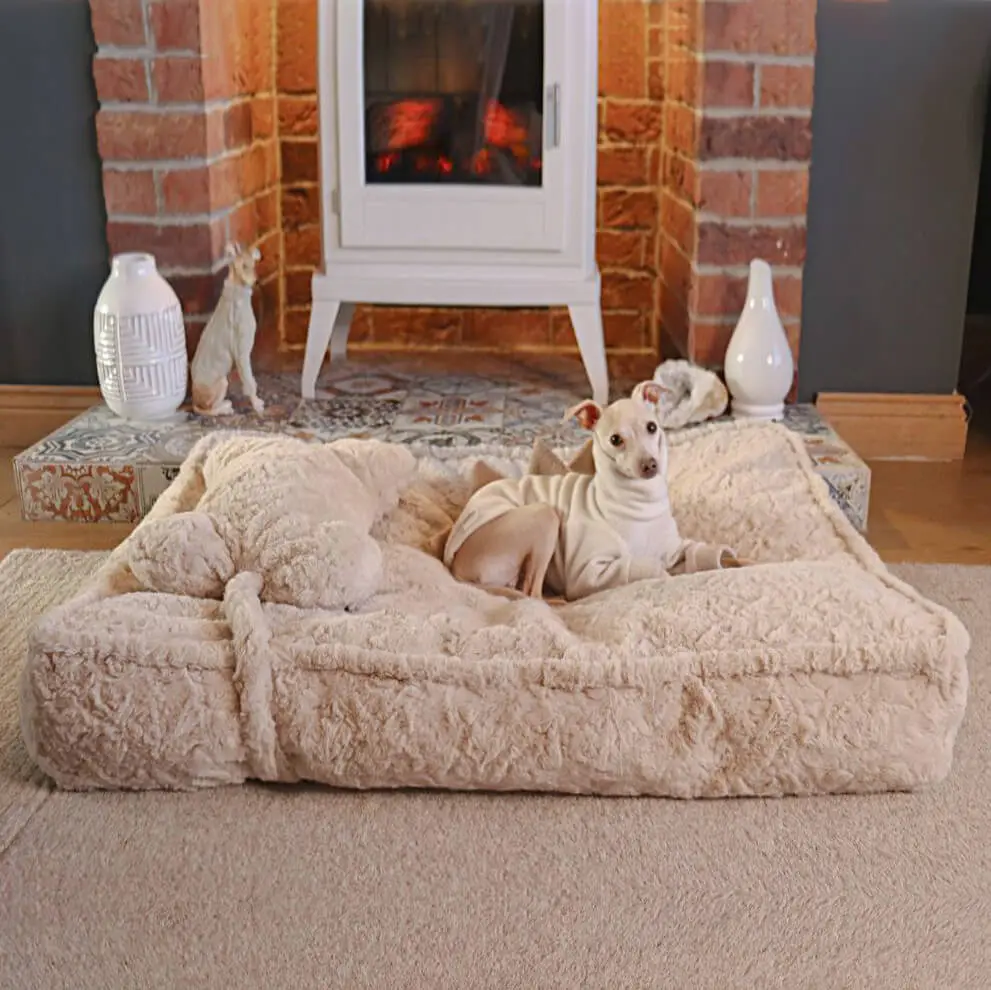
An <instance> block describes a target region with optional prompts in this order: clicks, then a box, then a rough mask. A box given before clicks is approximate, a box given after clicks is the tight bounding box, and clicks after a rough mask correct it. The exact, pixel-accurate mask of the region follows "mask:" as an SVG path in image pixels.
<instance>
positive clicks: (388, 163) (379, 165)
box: [375, 151, 399, 172]
mask: <svg viewBox="0 0 991 990" xmlns="http://www.w3.org/2000/svg"><path fill="white" fill-rule="evenodd" d="M398 164H399V153H398V152H396V151H388V152H386V153H385V154H384V155H379V156H378V157H376V159H375V168H376V169H378V171H379V172H389V171H391V170H392V169H394V168H395V167H396V165H398Z"/></svg>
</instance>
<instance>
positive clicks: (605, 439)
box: [444, 382, 744, 601]
mask: <svg viewBox="0 0 991 990" xmlns="http://www.w3.org/2000/svg"><path fill="white" fill-rule="evenodd" d="M660 393H661V390H660V386H658V385H657V384H656V383H655V382H642V383H641V384H640V385H638V386H637V388H636V389H635V391H634V393H633V396H632V397H631V398H629V399H620V400H618V401H617V402H614V403H613V404H612V405H611V406H609V407H608V408H607V409H605V410H603V409H602V408H601V407H600V406H598V405H596V403H594V402H591V401H586V402H582V403H580V404H579V405H577V406H575V407H574V409H571V410H570V411H569V413H568V417H571V416H575V417H577V419H578V421H579V422H580V423H581V424H582V426H584V427H585V428H586V429H589V430H593V431H594V432H593V437H592V457H593V458H594V461H595V473H594V474H581V473H577V472H575V471H569V472H567V473H564V474H554V475H534V474H528V475H525V476H524V477H522V478H518V479H517V478H501V477H500V476H499V475H497V474H496V473H495V472H494V471H492V470H491V469H490V468H487V467H486V466H484V465H479V466H478V467H479V468H480V469H481V470H479V471H477V472H476V483H483V484H482V487H480V488H478V490H477V491H476V492H475V493H474V494H473V495H472V497H471V498H470V499H469V500H468V504H467V505H466V506H465V508H464V511H463V512H462V514H461V516H460V517H459V519H458V521H457V522H456V523H455V524H454V528H453V529H452V530H451V533H450V536H449V537H448V540H447V546H446V547H445V549H444V563H445V564H446V565H447V566H448V567H449V568H450V570H451V573H452V574H453V575H454V576H455V577H456V578H457V579H458V580H459V581H465V582H468V583H470V584H477V585H480V586H482V587H484V588H486V589H487V590H489V591H492V592H495V593H497V594H505V595H507V596H508V597H517V596H518V595H527V596H533V597H540V596H541V594H542V593H543V589H544V586H545V585H546V587H547V588H548V590H549V591H551V592H553V593H555V594H560V595H563V596H564V597H565V598H566V599H568V600H571V601H573V600H575V599H578V598H584V597H585V596H587V595H591V594H594V593H595V592H598V591H603V590H605V589H607V588H615V587H619V586H621V585H624V584H629V583H630V582H632V581H638V580H642V579H644V578H657V577H662V576H663V575H665V574H668V573H670V572H672V571H687V572H691V571H700V570H713V569H717V568H720V567H739V566H741V565H742V564H743V563H744V562H743V561H741V560H738V559H737V557H736V555H735V554H734V552H733V551H732V550H730V549H729V548H728V547H723V546H715V545H712V544H708V543H698V542H696V541H694V540H686V539H683V538H682V536H681V534H680V533H679V531H678V525H677V523H676V522H675V519H674V516H673V515H672V514H671V504H670V501H669V499H668V486H667V462H668V448H667V441H666V440H665V437H664V431H663V430H662V429H661V427H660V425H659V423H658V410H657V402H658V400H659V399H660ZM491 479H495V480H491ZM486 481H487V482H488V483H484V482H486Z"/></svg>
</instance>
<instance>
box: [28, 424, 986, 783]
mask: <svg viewBox="0 0 991 990" xmlns="http://www.w3.org/2000/svg"><path fill="white" fill-rule="evenodd" d="M229 442H231V443H234V444H237V443H239V442H240V443H247V442H250V441H247V440H232V441H229ZM483 453H485V454H486V456H487V458H488V459H489V460H490V461H492V462H493V463H495V464H496V465H497V466H499V467H501V468H502V469H512V468H515V469H516V470H520V468H521V466H522V465H523V464H524V463H525V460H526V457H527V456H528V454H529V451H516V452H514V456H513V457H509V458H508V459H507V458H505V457H503V458H502V459H500V458H499V457H498V456H495V454H497V453H498V452H492V451H487V452H483ZM502 453H503V454H505V452H502ZM478 456H479V454H478V451H473V452H471V453H469V454H463V453H451V452H448V455H447V456H446V457H443V458H442V459H440V460H438V459H435V458H432V457H428V456H426V455H425V454H422V452H421V456H420V457H419V459H418V463H417V466H416V474H415V476H414V481H413V483H412V485H411V486H409V487H408V488H407V489H406V491H405V494H404V495H403V497H402V500H401V501H400V503H399V506H398V508H396V509H395V510H393V511H391V512H388V511H387V513H386V515H385V516H384V517H383V518H381V519H380V520H379V521H378V522H377V523H375V524H374V526H373V528H372V530H371V535H372V536H373V537H375V538H376V539H377V540H378V541H379V543H380V546H381V550H382V572H381V575H382V576H381V583H380V585H379V587H378V590H377V591H376V592H375V593H374V594H373V596H372V597H371V598H370V599H369V600H367V601H365V602H364V603H363V604H362V605H360V606H358V607H356V608H354V609H353V610H352V611H350V612H349V611H345V610H334V611H323V610H320V609H308V610H304V609H299V608H297V607H294V606H292V605H287V604H284V603H280V602H278V601H271V600H270V601H265V600H264V599H265V595H264V593H263V591H262V587H263V579H262V577H260V576H259V575H258V574H257V573H255V572H254V571H240V572H239V573H235V574H234V575H233V577H231V578H230V579H229V580H227V582H226V588H225V590H224V597H223V599H222V600H211V599H207V598H194V597H186V596H182V595H176V594H168V593H163V592H155V593H151V592H147V591H141V590H139V589H140V583H139V581H138V580H137V578H136V577H135V575H134V573H133V572H132V571H131V568H130V565H129V563H128V560H129V555H130V554H131V553H132V551H133V549H134V546H135V544H136V541H139V540H140V539H141V536H140V534H141V530H142V528H143V527H144V526H147V525H148V523H145V524H143V526H142V527H139V529H138V530H137V531H136V534H135V535H134V536H132V537H131V538H130V540H128V541H127V542H126V543H125V544H123V545H122V547H121V548H120V549H119V550H118V551H117V552H115V554H114V555H113V556H112V558H111V559H110V561H109V562H108V564H107V565H106V566H105V567H104V569H103V570H102V572H101V573H100V575H99V576H98V578H97V580H96V581H95V583H94V584H93V586H91V587H89V588H88V589H86V590H85V591H84V592H83V593H82V594H81V595H80V596H78V597H77V598H76V599H75V600H73V601H71V602H69V603H68V604H67V605H65V606H63V607H62V608H60V609H58V610H57V611H55V612H53V613H52V614H50V615H49V616H48V617H46V618H45V619H44V620H43V621H42V622H41V623H40V625H39V626H38V627H37V629H36V631H35V633H34V636H33V639H32V642H31V646H30V651H29V655H28V658H27V664H26V668H25V671H24V675H23V680H22V694H21V702H22V710H21V720H22V730H23V734H24V737H25V740H26V743H27V746H28V748H29V751H30V752H31V754H32V756H33V757H34V759H35V760H36V761H37V763H38V765H39V766H40V767H41V768H42V769H43V770H44V771H45V772H47V773H48V774H49V775H51V777H53V778H54V779H55V781H56V782H57V783H58V784H59V785H61V786H63V787H66V788H100V787H103V788H191V787H203V786H211V785H216V784H228V783H240V782H242V781H244V780H246V779H249V778H257V779H261V780H272V781H276V780H278V781H296V780H314V781H322V782H324V783H327V784H332V785H338V786H342V787H357V788H367V787H441V788H464V789H475V788H478V789H490V790H510V789H512V790H517V789H518V790H535V791H564V792H574V793H590V794H653V795H670V796H675V797H686V798H687V797H720V796H727V795H781V794H816V793H835V792H850V791H853V792H856V791H861V792H863V791H880V790H899V789H912V788H916V787H919V786H923V785H927V784H931V783H933V782H935V781H938V780H940V779H942V778H943V777H944V776H945V775H946V774H947V772H948V771H949V768H950V764H951V759H952V750H953V743H954V739H955V736H956V733H957V729H958V727H959V726H960V722H961V720H962V718H963V713H964V707H965V703H966V695H967V669H966V663H965V659H966V653H967V650H968V647H969V640H968V637H967V633H966V632H965V630H964V628H963V627H962V625H961V624H960V622H959V621H958V620H957V619H956V618H955V617H954V616H952V615H951V614H949V613H948V612H946V611H945V610H944V609H942V608H939V607H937V606H936V605H934V604H932V603H931V602H929V601H927V600H925V599H924V598H923V597H922V596H921V595H919V594H918V593H917V592H916V591H914V590H913V589H912V588H910V587H908V586H906V585H905V584H903V583H901V582H900V581H898V580H896V579H895V578H894V577H892V576H891V575H890V574H889V573H888V572H887V570H886V569H885V568H884V566H883V565H882V563H881V562H880V560H879V559H878V558H877V556H876V555H875V554H874V552H873V551H872V550H871V549H870V548H869V547H868V545H867V544H866V543H865V542H864V540H863V539H862V538H861V537H860V536H859V535H858V534H857V533H856V532H855V531H854V529H853V527H852V526H851V525H850V523H849V522H848V521H847V520H846V519H845V517H844V516H843V515H842V513H841V512H840V511H839V510H838V509H837V508H836V507H835V506H834V505H833V504H832V502H831V501H830V499H829V497H828V494H827V491H826V488H825V485H824V483H823V482H822V481H821V480H820V479H819V478H817V477H816V476H815V474H814V473H813V471H812V470H811V467H810V464H809V462H808V460H807V458H806V455H805V453H804V451H803V450H802V449H801V447H800V445H799V443H798V442H797V441H796V440H795V439H794V438H793V437H792V436H791V434H789V433H788V432H787V431H786V430H785V429H783V428H781V427H778V426H773V425H759V426H741V425H736V424H725V425H714V426H708V427H701V428H699V429H696V430H693V431H690V432H687V433H683V434H676V435H673V436H671V463H670V483H671V484H670V487H671V496H672V502H673V507H674V511H675V514H676V515H677V516H678V518H679V521H680V523H681V525H682V528H683V532H684V533H685V535H686V536H690V537H695V538H700V539H707V540H715V541H719V542H723V543H726V544H728V545H730V546H734V547H736V548H738V549H739V551H740V553H741V554H744V555H746V556H748V557H752V558H756V559H757V560H759V561H760V562H761V564H760V565H759V566H755V567H752V568H748V569H744V570H728V571H716V572H711V573H705V574H696V575H692V576H685V577H677V578H668V579H666V580H661V581H646V582H640V583H638V584H634V585H630V586H628V587H626V588H622V589H619V590H616V591H610V592H605V593H603V594H600V595H598V596H594V597H592V598H589V599H586V600H584V601H581V602H578V603H575V604H571V605H568V606H566V607H564V608H560V609H554V608H551V607H549V606H547V605H546V604H544V603H542V602H538V601H532V600H531V601H523V602H510V601H505V600H502V599H500V598H495V597H491V596H489V595H487V594H485V593H483V592H481V591H479V590H476V589H474V588H471V587H467V586H464V585H459V584H457V583H455V582H454V580H453V579H452V578H451V576H450V575H449V574H448V572H447V571H446V570H445V569H444V567H443V566H442V565H441V563H440V562H439V561H438V560H437V559H436V556H431V555H430V554H434V555H435V554H436V553H437V552H438V550H439V546H440V540H441V538H442V536H443V532H444V529H445V528H446V527H447V526H448V525H450V522H451V520H452V519H453V518H454V517H455V515H456V514H457V511H458V508H459V506H460V505H461V504H462V503H463V501H464V499H465V497H466V494H467V491H466V483H465V481H464V480H463V478H464V472H467V470H468V468H469V466H470V464H471V463H473V462H474V460H475V459H476V458H477V457H478ZM203 457H204V453H203V452H202V451H194V453H193V454H192V455H191V456H190V459H189V460H188V461H187V463H186V464H185V465H184V467H183V469H182V472H181V473H180V475H179V477H178V478H177V480H176V481H175V482H174V484H173V485H172V487H171V488H170V489H169V490H168V492H167V493H166V494H165V495H164V496H163V497H162V499H160V501H159V503H158V504H157V505H156V506H155V509H154V511H153V512H152V514H151V518H152V519H153V520H154V519H159V520H160V519H163V518H164V517H166V516H168V515H170V514H173V513H176V512H179V511H182V510H190V509H193V508H194V507H195V506H196V505H197V504H198V503H199V501H200V499H201V496H202V495H203V491H204V477H203ZM425 550H426V551H428V552H424V551H425Z"/></svg>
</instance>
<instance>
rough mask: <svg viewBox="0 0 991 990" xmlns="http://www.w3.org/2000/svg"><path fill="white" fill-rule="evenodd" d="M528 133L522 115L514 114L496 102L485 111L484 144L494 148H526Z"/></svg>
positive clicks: (490, 103) (491, 102)
mask: <svg viewBox="0 0 991 990" xmlns="http://www.w3.org/2000/svg"><path fill="white" fill-rule="evenodd" d="M529 138H530V135H529V132H528V131H527V127H526V122H525V120H524V118H523V115H522V114H519V113H515V112H514V111H512V110H510V109H509V108H508V107H504V106H503V105H502V104H501V103H499V102H498V101H496V100H490V101H489V105H488V106H487V107H486V109H485V142H486V144H491V145H493V146H494V147H496V148H513V147H517V146H523V147H526V145H527V143H528V142H529Z"/></svg>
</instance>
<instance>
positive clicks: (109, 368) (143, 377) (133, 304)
mask: <svg viewBox="0 0 991 990" xmlns="http://www.w3.org/2000/svg"><path fill="white" fill-rule="evenodd" d="M93 343H94V346H95V348H96V371H97V377H98V378H99V382H100V391H101V392H102V394H103V399H104V401H105V402H106V404H107V405H108V406H109V407H110V408H111V410H113V412H115V413H116V414H117V415H118V416H121V417H123V418H125V419H133V420H149V421H154V420H162V419H168V418H169V417H170V416H172V415H174V414H175V413H176V411H177V410H178V408H179V406H181V405H182V402H183V400H184V399H185V397H186V379H187V367H188V362H187V357H186V330H185V326H184V322H183V318H182V305H181V304H180V302H179V297H178V296H177V295H176V294H175V292H174V291H173V289H172V286H171V285H169V283H168V282H166V281H165V279H164V278H162V276H161V275H160V274H159V272H158V267H157V266H156V264H155V259H154V257H153V256H152V255H150V254H140V253H127V254H117V255H114V257H113V260H112V262H111V266H110V277H109V278H108V279H107V281H106V283H105V284H104V286H103V289H102V290H101V292H100V295H99V298H98V299H97V300H96V307H95V309H94V311H93Z"/></svg>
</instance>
